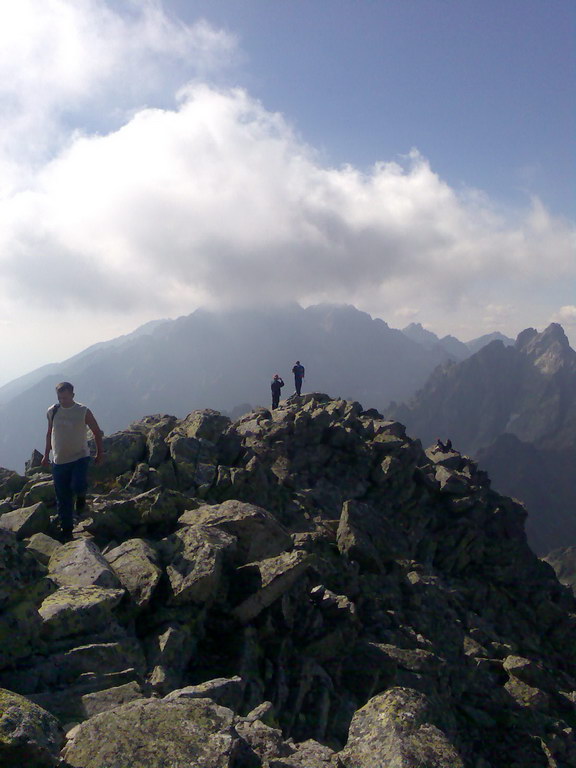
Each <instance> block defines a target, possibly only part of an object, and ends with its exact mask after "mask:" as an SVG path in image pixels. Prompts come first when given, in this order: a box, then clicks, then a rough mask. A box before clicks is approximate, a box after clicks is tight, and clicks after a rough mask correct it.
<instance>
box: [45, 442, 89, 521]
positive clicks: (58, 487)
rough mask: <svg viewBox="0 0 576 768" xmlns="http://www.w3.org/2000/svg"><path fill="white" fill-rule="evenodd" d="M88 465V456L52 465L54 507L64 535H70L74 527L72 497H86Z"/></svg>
mask: <svg viewBox="0 0 576 768" xmlns="http://www.w3.org/2000/svg"><path fill="white" fill-rule="evenodd" d="M89 464H90V456H86V457H85V458H83V459H77V460H76V461H70V462H68V463H67V464H52V478H53V479H54V490H55V491H56V505H57V508H58V516H59V517H60V526H61V528H62V531H63V532H64V533H70V531H71V530H72V528H73V525H74V496H82V497H84V496H86V491H87V489H88V465H89Z"/></svg>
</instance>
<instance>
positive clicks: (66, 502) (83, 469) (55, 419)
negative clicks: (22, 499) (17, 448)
mask: <svg viewBox="0 0 576 768" xmlns="http://www.w3.org/2000/svg"><path fill="white" fill-rule="evenodd" d="M56 395H57V396H58V403H57V404H56V405H53V406H51V407H50V408H49V409H48V412H47V416H48V432H47V434H46V448H45V450H44V456H43V458H42V464H43V465H44V466H48V464H49V463H50V451H52V477H53V479H54V490H55V491H56V503H57V507H58V516H59V517H60V526H61V528H62V534H63V537H64V539H65V540H66V541H69V540H70V539H71V538H72V528H73V525H74V497H76V511H77V512H78V513H81V512H82V511H83V509H84V506H85V504H86V490H87V488H88V465H89V463H90V451H89V448H88V435H87V431H86V430H87V428H88V429H90V430H91V432H92V434H93V435H94V440H95V442H96V456H95V461H96V463H97V464H99V463H100V462H101V461H102V457H103V454H104V452H103V449H102V431H101V429H100V427H99V426H98V424H97V422H96V419H95V418H94V416H93V415H92V411H91V410H90V409H89V408H87V407H86V406H85V405H82V404H81V403H76V402H74V387H73V386H72V384H70V382H68V381H62V382H61V383H60V384H58V385H57V387H56Z"/></svg>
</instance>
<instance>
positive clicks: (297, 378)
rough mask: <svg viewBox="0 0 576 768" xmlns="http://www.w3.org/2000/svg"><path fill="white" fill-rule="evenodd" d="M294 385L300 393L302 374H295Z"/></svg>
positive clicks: (297, 392)
mask: <svg viewBox="0 0 576 768" xmlns="http://www.w3.org/2000/svg"><path fill="white" fill-rule="evenodd" d="M294 386H295V387H296V394H297V395H299V394H300V390H301V389H302V376H294Z"/></svg>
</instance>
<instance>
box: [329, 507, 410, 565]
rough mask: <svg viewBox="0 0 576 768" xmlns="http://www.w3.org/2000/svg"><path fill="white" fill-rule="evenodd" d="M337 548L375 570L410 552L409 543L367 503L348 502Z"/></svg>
mask: <svg viewBox="0 0 576 768" xmlns="http://www.w3.org/2000/svg"><path fill="white" fill-rule="evenodd" d="M337 541H338V549H339V550H340V552H342V554H345V555H346V556H347V557H349V558H350V559H351V560H356V561H357V562H358V563H359V564H360V565H361V566H362V567H363V568H365V569H367V570H368V571H374V572H376V573H378V572H380V571H382V570H383V569H384V564H385V563H387V562H389V561H390V560H395V559H398V558H400V557H402V556H403V555H405V554H406V552H407V549H408V548H407V543H406V542H405V541H404V540H403V537H402V536H401V535H400V534H399V533H398V532H397V531H396V529H395V528H394V526H393V525H392V524H391V522H390V521H389V520H387V519H386V517H385V516H384V515H383V514H382V513H381V512H377V511H376V510H375V509H374V508H373V507H371V506H370V505H368V504H362V503H360V502H357V501H347V502H345V504H344V505H343V507H342V514H341V516H340V523H339V525H338V532H337Z"/></svg>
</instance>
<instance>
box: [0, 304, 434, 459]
mask: <svg viewBox="0 0 576 768" xmlns="http://www.w3.org/2000/svg"><path fill="white" fill-rule="evenodd" d="M296 359H299V360H301V361H302V363H303V364H304V365H305V366H306V380H305V382H304V390H305V391H309V390H310V389H314V390H316V391H327V392H330V393H331V394H333V395H337V396H342V397H346V398H351V399H356V400H359V401H360V402H362V403H365V404H366V407H377V408H384V407H386V406H387V405H388V403H389V402H390V400H394V399H396V400H397V399H405V398H406V397H409V396H410V395H411V394H413V393H414V392H415V391H416V389H417V388H418V387H419V386H422V384H423V382H424V381H425V380H426V378H427V376H428V375H429V374H430V372H431V371H432V370H433V369H434V368H435V367H436V365H437V364H438V363H440V362H442V361H445V360H446V359H447V355H446V353H445V351H443V350H442V349H440V348H438V349H426V348H424V347H422V346H421V345H420V344H417V343H416V342H414V341H412V340H410V339H409V338H407V337H406V336H405V335H404V334H403V333H402V332H401V331H399V330H394V329H392V328H389V327H388V325H387V324H386V323H385V322H384V321H383V320H380V319H373V318H371V317H370V315H368V314H366V313H364V312H360V311H359V310H357V309H355V308H354V307H352V306H327V305H320V306H313V307H309V308H308V309H302V307H300V306H299V305H290V306H287V307H283V308H281V309H274V310H271V309H260V308H259V309H245V310H235V311H229V312H210V311H207V310H203V309H200V310H197V311H196V312H194V313H193V314H191V315H188V316H186V317H180V318H179V319H177V320H170V321H161V322H157V323H151V324H150V323H149V324H147V325H146V326H143V327H142V328H139V329H138V330H137V331H135V332H134V333H132V334H129V335H127V336H122V337H120V338H118V339H114V340H112V341H109V342H105V343H101V344H96V345H94V346H92V347H89V348H88V349H86V350H84V351H83V352H81V353H80V354H78V355H75V356H74V357H72V358H70V359H69V360H66V361H64V362H62V363H55V364H51V365H47V366H43V367H42V368H39V369H38V370H37V371H33V372H32V373H30V374H27V375H26V376H23V377H21V378H19V379H16V380H15V381H12V382H10V383H9V384H6V385H5V386H4V387H2V388H0V465H2V466H6V467H10V468H16V469H22V466H23V463H24V461H25V460H26V459H27V458H28V457H29V456H30V454H31V451H32V449H33V448H35V447H36V448H38V449H40V450H42V448H43V443H44V436H45V426H46V422H45V411H46V408H47V407H48V406H49V405H50V404H51V403H52V402H53V401H54V385H55V384H56V383H58V381H61V380H70V381H72V382H73V384H74V385H75V388H76V396H77V400H78V401H79V402H82V403H85V404H87V405H89V406H90V407H91V408H92V409H93V411H94V414H95V415H96V417H97V419H98V421H99V423H100V425H101V427H102V428H103V429H104V431H105V432H106V433H107V434H109V433H110V432H112V431H115V430H117V429H121V428H124V427H125V426H127V425H128V424H129V423H130V422H131V421H133V420H134V419H138V418H140V417H142V416H143V415H144V414H147V413H154V412H157V413H163V412H170V413H174V414H176V415H177V416H180V417H182V416H185V415H186V414H187V413H189V412H190V411H191V410H193V409H197V408H207V407H213V408H218V409H220V410H223V411H227V412H229V413H233V415H234V416H238V415H240V411H242V412H245V411H246V410H248V409H249V408H250V406H251V405H262V404H264V405H268V404H269V403H270V379H271V377H272V375H273V374H274V373H275V372H278V373H280V374H281V375H282V376H283V377H284V379H285V381H286V387H285V388H284V391H283V397H286V396H288V395H289V394H291V392H292V391H293V387H292V377H291V373H290V371H291V368H292V366H293V364H294V362H295V360H296Z"/></svg>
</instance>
